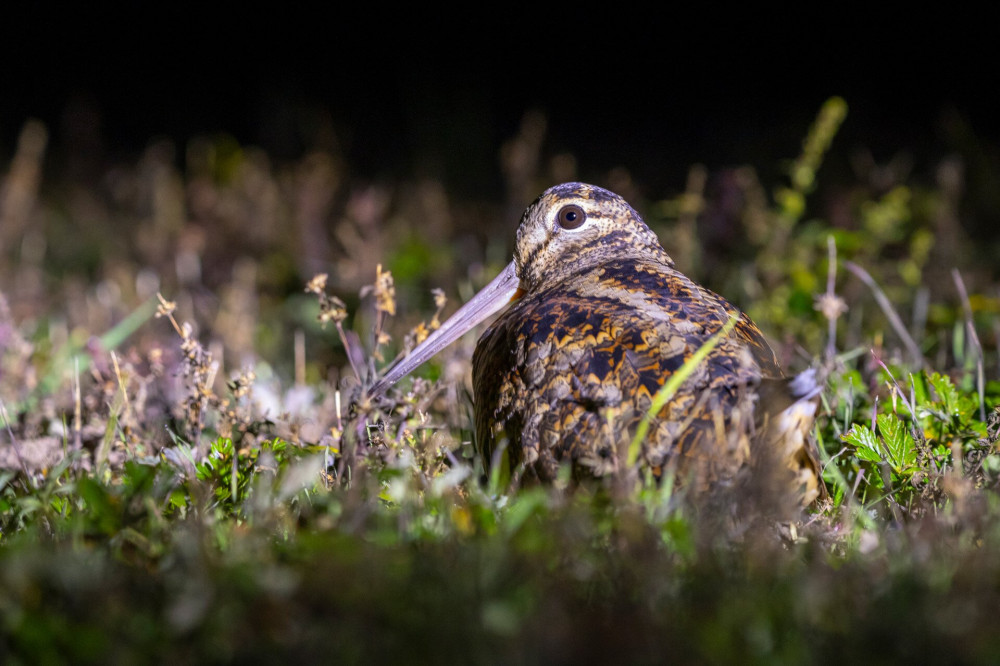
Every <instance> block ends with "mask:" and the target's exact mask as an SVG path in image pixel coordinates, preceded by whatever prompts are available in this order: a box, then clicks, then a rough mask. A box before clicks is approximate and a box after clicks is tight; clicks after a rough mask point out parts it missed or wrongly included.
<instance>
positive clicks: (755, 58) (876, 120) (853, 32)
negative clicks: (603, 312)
mask: <svg viewBox="0 0 1000 666" xmlns="http://www.w3.org/2000/svg"><path fill="white" fill-rule="evenodd" d="M325 9H329V10H331V11H332V17H330V18H327V17H326V14H325V13H324V12H323V11H321V10H320V9H317V10H316V11H315V12H307V11H302V10H298V9H297V10H291V9H288V8H287V7H283V6H279V5H274V6H269V7H268V6H265V7H264V8H262V9H259V10H253V11H251V10H248V9H246V8H242V7H238V6H232V7H228V8H227V7H224V6H223V7H220V6H215V7H214V8H213V9H211V10H206V9H204V8H202V7H198V6H196V5H191V6H183V5H171V6H169V7H168V6H161V7H157V6H156V5H152V6H147V5H143V6H142V7H141V8H139V7H135V6H132V7H126V6H118V5H97V6H93V7H88V8H70V9H67V8H63V7H55V6H49V5H47V4H45V3H42V4H39V5H33V6H32V7H31V8H27V9H15V10H11V9H6V10H5V13H6V14H7V16H6V18H5V20H3V21H2V28H0V31H2V32H0V49H2V51H0V54H2V62H3V91H2V95H3V96H2V100H0V157H3V158H4V159H7V158H9V156H10V154H11V153H12V151H13V147H14V142H15V141H16V137H17V133H18V131H19V129H20V127H21V125H22V123H23V122H24V120H25V119H26V118H28V117H36V118H40V119H42V120H43V121H45V123H46V124H47V125H48V126H49V128H50V132H51V152H52V153H53V154H55V155H58V154H59V153H60V151H62V152H66V151H81V150H82V151H91V152H93V153H95V155H97V156H99V157H100V159H102V160H105V161H113V160H116V159H129V157H130V156H133V155H135V154H136V153H138V152H139V151H141V150H142V149H143V147H144V146H146V145H147V144H148V142H149V141H150V140H151V139H154V138H158V137H164V136H166V137H170V138H172V139H174V140H176V141H177V142H178V143H179V144H181V145H183V142H184V141H186V140H187V139H188V138H190V137H191V136H195V135H199V134H205V133H215V132H227V133H230V134H232V135H233V136H234V137H235V138H236V139H238V140H239V141H240V142H242V143H250V144H256V145H260V146H262V147H263V148H265V149H266V150H268V151H269V152H270V153H271V154H272V155H273V156H275V157H276V158H278V159H284V158H288V159H293V158H296V157H298V156H300V155H301V154H302V152H303V151H304V150H305V149H306V148H308V147H310V146H311V145H315V144H316V143H317V142H323V141H326V142H334V143H335V144H336V145H337V147H338V148H339V149H340V150H342V151H343V152H344V153H345V154H346V156H347V164H349V165H350V167H351V169H352V170H353V171H354V173H355V174H356V175H358V176H361V177H373V178H378V177H393V176H399V175H402V174H420V173H422V172H430V174H431V175H434V176H436V177H439V178H443V179H444V180H445V182H446V183H447V184H448V186H449V187H450V188H452V189H453V190H454V191H455V192H456V193H458V194H466V195H469V194H474V193H480V194H483V193H489V194H490V195H492V194H493V193H497V192H498V191H499V188H500V185H501V180H500V175H499V161H498V157H497V155H498V150H499V146H500V145H501V144H502V142H503V141H504V140H505V139H507V138H509V137H510V136H511V135H513V134H514V133H515V132H516V130H517V127H518V124H519V123H520V121H521V118H522V117H523V114H524V113H525V111H526V110H529V109H539V110H542V111H544V112H545V113H546V115H547V117H548V120H549V132H548V135H547V144H546V145H547V147H548V148H549V149H550V150H552V151H562V150H565V151H570V152H572V153H573V154H574V155H576V157H577V159H578V163H579V164H580V165H581V172H582V173H581V177H582V176H586V175H587V173H588V172H592V173H601V172H602V171H603V170H606V169H609V168H612V167H614V166H618V165H623V166H625V167H627V168H628V169H629V170H630V172H631V173H632V174H633V176H634V178H635V179H636V180H637V181H639V182H640V183H643V184H645V185H647V186H648V187H650V188H652V189H655V190H662V189H664V188H668V189H669V188H673V189H677V188H680V187H682V186H683V185H682V184H683V177H684V171H685V169H686V168H687V166H688V165H690V164H691V163H694V162H703V163H706V164H707V165H708V166H709V167H718V166H722V165H727V164H742V163H751V164H756V165H759V166H763V167H768V166H773V165H777V164H778V163H779V161H780V160H782V159H786V158H791V157H794V156H795V155H796V154H797V153H798V150H799V147H800V143H801V140H802V137H803V136H804V134H805V131H806V129H807V128H808V125H809V123H810V122H811V120H812V119H813V117H814V116H815V114H816V112H817V110H818V108H819V106H820V104H821V103H822V102H823V100H825V99H826V98H828V97H830V96H831V95H841V96H843V97H844V98H845V99H846V100H847V102H848V105H849V107H850V112H849V116H848V121H847V123H846V124H845V126H844V127H843V130H842V132H841V134H840V135H839V136H838V139H837V140H838V143H839V144H840V145H842V146H851V145H854V144H857V145H864V146H866V147H868V148H869V149H871V150H872V152H873V154H874V156H875V158H876V159H877V160H878V159H882V160H887V159H889V158H890V157H891V156H892V155H893V154H895V153H896V152H898V151H900V150H905V151H908V152H909V153H910V154H912V155H914V156H915V158H916V162H917V164H918V165H919V164H920V163H921V160H922V159H926V160H928V161H930V160H933V159H934V158H936V157H938V156H940V155H941V154H944V153H946V152H947V151H949V150H953V149H954V148H955V145H954V144H955V142H956V141H957V139H956V138H955V135H956V134H957V133H961V132H968V131H971V132H973V133H974V136H975V138H976V139H975V140H976V141H978V142H979V143H980V144H982V145H984V146H987V147H989V146H993V150H994V152H995V145H996V140H997V137H998V131H997V130H998V122H997V118H998V114H997V106H996V102H995V97H996V93H995V91H996V90H997V87H998V86H997V84H998V83H1000V81H998V75H997V69H998V68H997V63H998V59H997V57H996V56H997V48H996V46H995V44H996V41H997V40H996V35H995V27H996V25H997V24H996V21H995V20H994V18H995V17H993V16H986V15H982V16H975V15H957V14H940V13H939V14H928V15H926V16H914V15H907V16H905V17H904V16H891V15H886V16H875V15H872V14H871V13H865V14H856V13H850V12H849V10H846V9H845V10H843V12H842V14H840V15H831V16H817V15H813V14H809V15H806V14H794V13H781V14H778V13H774V14H773V15H771V14H764V13H762V12H760V11H751V10H747V9H739V10H733V9H726V8H721V7H719V8H713V9H712V10H711V12H710V13H703V14H693V13H684V12H681V11H679V10H676V11H674V10H672V11H671V12H668V13H661V14H658V15H651V14H646V13H633V14H627V15H626V14H618V13H613V12H610V11H607V10H606V11H603V12H589V13H588V12H585V11H582V10H575V11H565V10H564V11H559V12H556V11H552V12H546V11H543V10H538V9H537V8H536V9H532V10H523V9H518V8H516V7H506V8H505V9H504V11H503V12H496V13H492V14H491V15H490V16H488V17H486V18H482V19H470V18H467V17H464V16H458V15H455V14H454V13H450V12H449V11H447V10H445V9H443V8H434V7H429V6H428V7H426V8H425V11H416V10H407V12H405V13H404V14H403V15H401V14H400V13H399V12H398V11H396V10H391V9H389V8H379V10H378V12H377V13H371V14H358V13H353V12H350V11H345V10H344V9H342V8H338V7H336V6H334V5H329V6H325ZM467 9H468V8H463V11H465V10H467ZM827 11H829V10H827Z"/></svg>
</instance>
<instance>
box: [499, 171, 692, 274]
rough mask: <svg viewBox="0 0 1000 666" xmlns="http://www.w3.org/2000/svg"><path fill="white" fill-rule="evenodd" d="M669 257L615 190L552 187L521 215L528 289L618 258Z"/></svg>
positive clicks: (517, 258)
mask: <svg viewBox="0 0 1000 666" xmlns="http://www.w3.org/2000/svg"><path fill="white" fill-rule="evenodd" d="M650 252H652V253H655V254H656V255H657V256H658V258H659V259H660V260H661V261H666V262H670V263H672V262H671V261H670V258H669V256H667V254H666V253H665V252H664V250H663V248H662V247H661V246H660V241H659V240H658V239H657V237H656V234H654V233H653V232H652V231H651V230H650V228H649V227H647V226H646V223H645V222H643V221H642V218H641V217H639V214H638V213H637V212H635V209H633V208H632V207H631V206H630V205H628V203H627V202H626V201H625V200H624V199H622V198H621V197H620V196H618V195H617V194H615V193H614V192H609V191H608V190H605V189H603V188H601V187H597V186H596V185H588V184H586V183H563V184H562V185H556V186H555V187H551V188H549V189H547V190H545V192H543V193H542V195H541V196H539V197H538V198H537V199H535V201H534V202H533V203H532V204H531V205H530V206H528V208H527V210H525V211H524V215H522V216H521V226H520V227H519V228H518V230H517V245H516V247H515V249H514V265H515V267H516V268H515V272H516V273H517V276H518V278H519V279H520V281H521V287H522V289H524V290H525V291H529V292H530V291H532V290H534V289H537V288H538V287H539V286H541V285H542V284H543V283H548V284H551V283H552V282H554V281H556V280H558V279H559V278H561V277H562V276H564V275H569V274H570V273H573V272H577V271H579V270H580V269H582V268H588V267H591V266H594V265H598V264H601V263H603V262H606V261H609V260H611V259H615V258H625V257H635V256H636V255H640V254H644V253H650Z"/></svg>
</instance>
